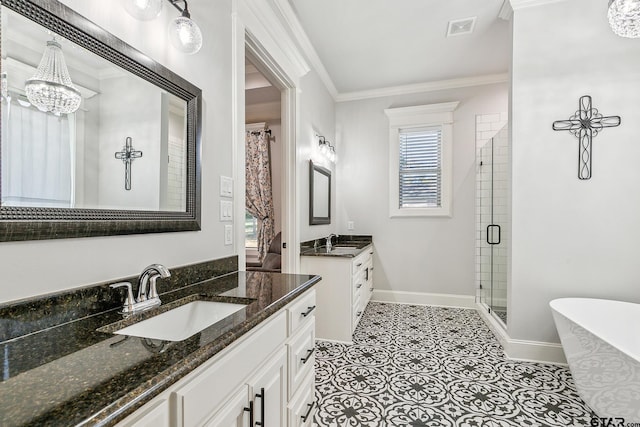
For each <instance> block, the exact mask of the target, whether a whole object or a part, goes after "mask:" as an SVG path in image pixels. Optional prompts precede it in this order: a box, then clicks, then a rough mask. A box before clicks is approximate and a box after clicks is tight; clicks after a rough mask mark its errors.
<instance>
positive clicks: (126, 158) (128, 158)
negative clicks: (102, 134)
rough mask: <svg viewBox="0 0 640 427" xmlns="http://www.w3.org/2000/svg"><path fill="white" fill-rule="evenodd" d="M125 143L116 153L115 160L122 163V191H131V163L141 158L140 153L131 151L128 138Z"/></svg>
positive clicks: (131, 146) (131, 147)
mask: <svg viewBox="0 0 640 427" xmlns="http://www.w3.org/2000/svg"><path fill="white" fill-rule="evenodd" d="M125 141H126V143H125V146H124V147H122V150H120V151H116V159H118V160H122V163H124V189H125V190H131V162H133V160H134V159H138V158H140V157H142V151H135V150H134V149H133V144H132V143H131V137H130V136H128V137H127V139H126V140H125Z"/></svg>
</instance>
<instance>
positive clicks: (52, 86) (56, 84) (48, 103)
mask: <svg viewBox="0 0 640 427" xmlns="http://www.w3.org/2000/svg"><path fill="white" fill-rule="evenodd" d="M26 83H27V84H26V85H25V87H24V90H25V92H26V93H27V98H28V99H29V102H31V104H33V105H35V106H36V107H37V108H38V110H40V111H44V112H51V113H53V114H55V115H58V116H59V115H60V114H69V113H73V112H74V111H76V110H77V109H78V107H80V101H82V96H81V95H80V91H78V89H76V88H75V86H74V85H73V83H72V82H71V76H69V70H68V69H67V64H66V63H65V61H64V56H63V55H62V49H61V47H60V43H58V42H57V41H56V40H55V38H54V39H53V40H51V41H48V42H47V47H46V48H45V50H44V54H43V55H42V60H41V61H40V65H38V69H37V70H36V73H35V75H34V76H33V77H32V78H30V79H29V80H27V82H26Z"/></svg>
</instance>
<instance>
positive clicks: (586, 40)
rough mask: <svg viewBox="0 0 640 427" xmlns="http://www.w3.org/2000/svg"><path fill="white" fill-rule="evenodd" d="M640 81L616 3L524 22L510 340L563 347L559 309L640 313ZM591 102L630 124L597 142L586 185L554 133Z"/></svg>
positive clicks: (522, 15) (570, 139) (547, 10)
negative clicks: (570, 301) (572, 304)
mask: <svg viewBox="0 0 640 427" xmlns="http://www.w3.org/2000/svg"><path fill="white" fill-rule="evenodd" d="M542 28H544V31H541V29H542ZM639 70H640V43H638V40H630V39H622V38H620V37H618V36H616V35H614V34H613V33H612V32H611V30H610V29H609V25H608V23H607V15H606V2H602V1H600V0H566V1H562V2H555V3H550V4H547V5H545V6H538V7H529V8H523V9H520V10H516V11H515V15H514V35H513V69H512V73H513V89H512V90H513V95H512V96H513V98H512V114H511V118H512V149H513V152H512V155H513V183H512V184H513V194H512V195H513V198H512V203H513V204H512V220H513V229H512V230H513V234H512V245H513V247H512V270H511V289H510V295H511V302H512V305H511V307H510V312H509V325H508V332H509V335H510V336H511V338H515V339H521V340H531V341H542V342H558V337H557V334H556V330H555V326H554V324H553V319H552V317H551V312H550V309H549V306H548V303H549V301H550V300H552V299H554V298H559V297H569V296H571V297H598V298H608V299H620V300H626V301H632V302H640V288H639V286H638V283H639V280H640V262H638V254H639V252H638V242H640V191H639V190H638V183H640V168H638V159H640V140H639V139H638V135H640V120H639V118H638V103H639V101H640V72H639ZM582 95H591V96H592V97H593V102H594V104H593V105H594V107H596V108H598V110H600V112H601V113H603V114H604V115H620V116H621V117H622V126H620V127H617V128H612V129H604V130H603V131H602V133H600V134H599V135H598V136H597V137H596V138H595V139H594V142H593V155H594V157H593V178H592V179H591V180H587V181H580V180H578V177H577V168H578V164H577V163H578V140H577V139H576V138H575V137H574V136H572V135H571V134H569V133H568V132H554V131H553V130H552V129H551V124H552V123H553V122H554V121H555V120H561V119H568V118H569V116H571V115H572V114H573V113H574V112H575V111H576V109H577V108H578V98H579V97H580V96H582Z"/></svg>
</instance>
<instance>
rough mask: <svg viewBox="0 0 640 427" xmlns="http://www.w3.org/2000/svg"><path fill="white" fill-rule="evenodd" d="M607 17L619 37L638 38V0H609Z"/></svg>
mask: <svg viewBox="0 0 640 427" xmlns="http://www.w3.org/2000/svg"><path fill="white" fill-rule="evenodd" d="M607 17H608V18H609V25H610V26H611V29H612V30H613V32H614V33H616V34H617V35H619V36H620V37H627V38H632V39H635V38H640V0H609V10H608V11H607Z"/></svg>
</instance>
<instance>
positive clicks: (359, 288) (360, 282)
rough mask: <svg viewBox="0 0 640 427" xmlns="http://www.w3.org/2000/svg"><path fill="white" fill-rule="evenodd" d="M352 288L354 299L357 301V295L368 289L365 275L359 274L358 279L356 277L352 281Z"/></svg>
mask: <svg viewBox="0 0 640 427" xmlns="http://www.w3.org/2000/svg"><path fill="white" fill-rule="evenodd" d="M352 286H353V288H352V292H353V299H354V301H355V299H356V298H357V295H359V294H361V293H362V292H363V291H364V290H365V289H366V287H367V282H366V280H365V277H364V274H359V275H358V276H357V277H355V278H354V279H353V281H352Z"/></svg>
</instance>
